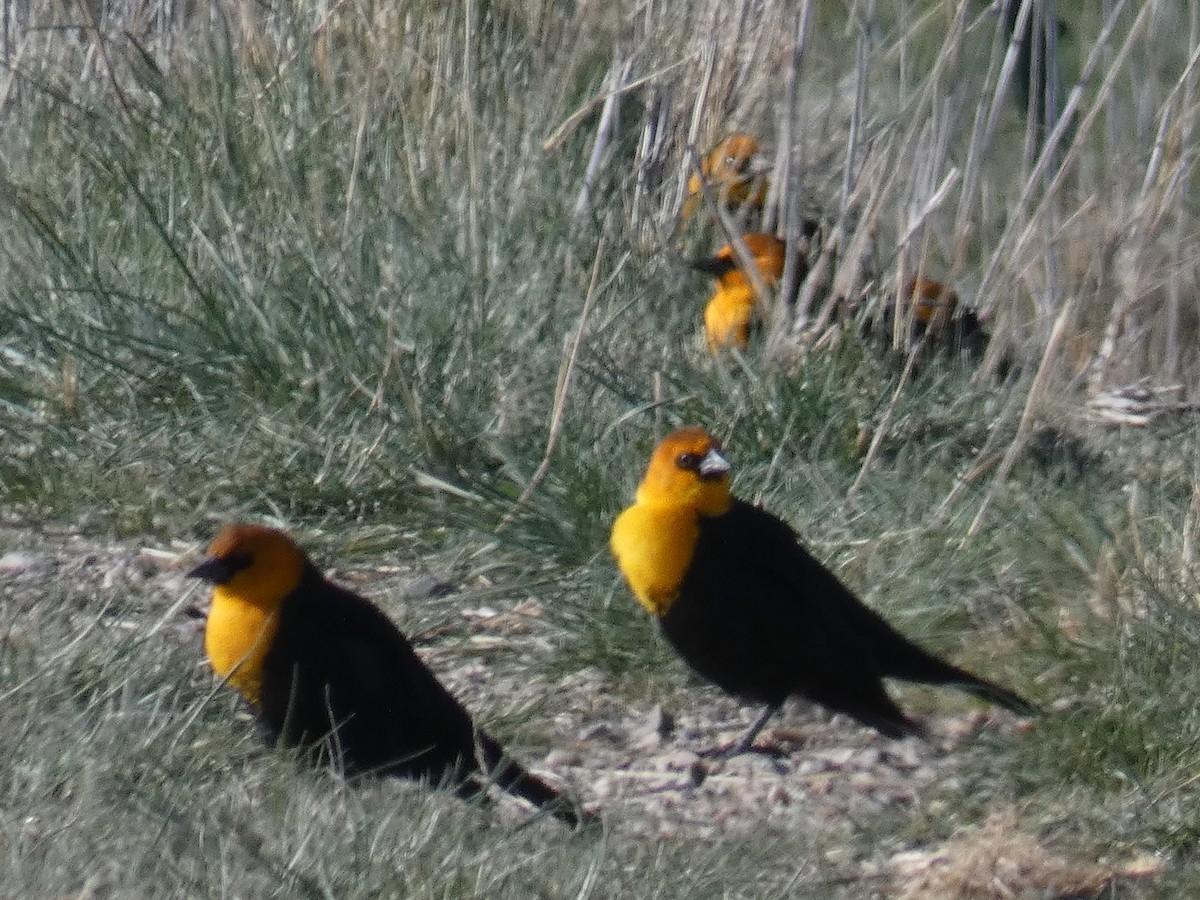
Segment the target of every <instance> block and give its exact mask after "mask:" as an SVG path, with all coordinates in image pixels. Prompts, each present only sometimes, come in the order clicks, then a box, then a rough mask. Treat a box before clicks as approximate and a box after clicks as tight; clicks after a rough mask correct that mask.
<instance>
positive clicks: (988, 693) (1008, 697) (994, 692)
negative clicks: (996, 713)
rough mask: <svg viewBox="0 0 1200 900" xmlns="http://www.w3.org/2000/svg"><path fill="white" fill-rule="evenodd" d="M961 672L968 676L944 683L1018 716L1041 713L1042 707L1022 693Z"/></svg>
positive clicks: (962, 673) (961, 672)
mask: <svg viewBox="0 0 1200 900" xmlns="http://www.w3.org/2000/svg"><path fill="white" fill-rule="evenodd" d="M959 672H960V674H961V675H962V676H966V677H965V678H959V679H957V680H954V681H947V682H944V683H945V684H948V685H950V686H951V687H956V688H958V689H959V690H960V691H966V692H967V693H968V694H974V695H975V696H976V697H982V698H983V699H984V700H990V701H991V702H992V703H998V704H999V705H1000V706H1003V707H1004V708H1005V709H1007V710H1010V711H1011V712H1015V713H1016V714H1017V715H1018V716H1037V715H1041V712H1042V710H1041V708H1040V707H1038V706H1037V705H1036V704H1033V703H1030V702H1029V701H1028V700H1026V699H1025V698H1024V697H1022V696H1021V695H1020V694H1017V693H1015V692H1014V691H1010V690H1009V689H1008V688H1002V687H1000V685H998V684H993V683H992V682H990V681H985V680H984V679H982V678H978V677H976V676H974V675H971V674H970V673H968V672H963V671H962V670H961V669H960V670H959Z"/></svg>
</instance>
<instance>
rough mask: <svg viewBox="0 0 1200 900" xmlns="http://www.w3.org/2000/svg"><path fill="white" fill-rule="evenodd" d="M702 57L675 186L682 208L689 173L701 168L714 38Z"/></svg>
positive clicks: (677, 219)
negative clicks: (699, 145)
mask: <svg viewBox="0 0 1200 900" xmlns="http://www.w3.org/2000/svg"><path fill="white" fill-rule="evenodd" d="M700 59H701V60H702V61H703V62H704V76H703V77H702V78H701V79H700V89H699V90H698V91H696V102H695V104H694V105H693V106H692V120H691V122H689V123H688V133H687V152H686V153H685V154H684V155H683V166H682V169H683V171H682V172H681V174H680V178H679V183H678V184H677V185H676V186H675V203H674V205H673V206H672V207H671V208H672V209H675V210H682V208H683V203H684V200H683V195H684V192H685V191H687V184H688V173H689V170H690V169H692V168H693V167H694V168H696V169H699V168H700V166H699V163H698V162H697V158H698V154H697V152H696V138H697V137H698V136H699V134H700V119H701V118H702V117H703V115H704V105H705V104H706V103H707V102H708V93H709V91H711V90H712V80H713V73H714V71H715V69H716V65H717V45H716V42H715V41H713V40H709V41H706V42H705V43H704V46H702V47H701V48H700ZM675 223H676V227H681V226H682V225H683V221H682V213H681V212H680V213H677V214H676V216H675ZM664 243H665V241H664Z"/></svg>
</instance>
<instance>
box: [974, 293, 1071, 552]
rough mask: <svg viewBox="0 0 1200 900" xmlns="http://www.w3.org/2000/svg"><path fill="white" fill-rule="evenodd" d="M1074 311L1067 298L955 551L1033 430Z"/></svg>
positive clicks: (980, 520)
mask: <svg viewBox="0 0 1200 900" xmlns="http://www.w3.org/2000/svg"><path fill="white" fill-rule="evenodd" d="M1074 311H1075V298H1074V297H1069V298H1067V301H1066V303H1064V304H1063V307H1062V309H1061V310H1060V311H1059V313H1058V318H1057V319H1056V320H1055V322H1054V330H1053V331H1051V332H1050V340H1049V341H1048V342H1047V343H1046V352H1045V353H1043V354H1042V361H1041V364H1040V365H1039V366H1038V370H1037V374H1036V375H1035V376H1034V377H1033V384H1031V385H1030V386H1029V394H1028V395H1027V396H1026V398H1025V408H1024V410H1022V412H1021V421H1020V422H1019V423H1018V424H1017V434H1016V436H1015V437H1014V438H1013V439H1012V442H1011V443H1010V444H1009V445H1008V449H1007V450H1006V451H1005V452H1004V459H1002V460H1001V461H1000V468H999V470H997V472H996V477H995V478H994V479H993V480H992V486H991V487H990V488H988V492H987V496H986V497H984V498H983V503H982V504H981V505H980V507H979V511H978V512H976V513H975V518H974V520H973V521H972V522H971V527H970V528H968V529H967V533H966V535H964V536H963V539H962V541H961V542H960V543H959V545H958V549H960V550H962V549H963V548H965V547H966V546H967V544H968V543H970V541H971V539H972V538H973V537H975V535H977V534H978V533H979V530H980V529H981V528H982V527H983V520H984V519H985V518H986V517H987V514H988V512H989V511H990V510H991V508H992V504H994V503H995V502H996V497H997V495H998V494H999V493H1000V489H1001V488H1003V487H1004V485H1005V482H1007V480H1008V476H1009V473H1010V472H1012V467H1013V465H1014V464H1015V463H1016V461H1017V457H1018V456H1020V454H1021V450H1022V449H1023V448H1024V446H1025V441H1026V439H1027V438H1028V437H1029V431H1030V429H1031V428H1032V427H1033V420H1034V413H1035V411H1036V409H1037V405H1038V401H1039V400H1041V398H1042V394H1044V393H1045V389H1046V386H1047V384H1049V381H1050V373H1051V370H1052V368H1053V365H1052V363H1053V362H1054V361H1057V359H1058V348H1059V345H1060V344H1061V343H1062V341H1063V336H1064V335H1065V334H1066V332H1067V323H1068V322H1069V321H1070V319H1071V315H1072V313H1073V312H1074Z"/></svg>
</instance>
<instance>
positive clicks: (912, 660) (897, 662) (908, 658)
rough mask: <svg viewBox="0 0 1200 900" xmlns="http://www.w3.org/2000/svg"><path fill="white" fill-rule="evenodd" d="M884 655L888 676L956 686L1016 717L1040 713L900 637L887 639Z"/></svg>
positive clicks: (1016, 696)
mask: <svg viewBox="0 0 1200 900" xmlns="http://www.w3.org/2000/svg"><path fill="white" fill-rule="evenodd" d="M902 640H903V639H902ZM887 657H888V658H887V659H885V660H882V662H884V674H885V675H888V676H890V677H892V678H902V679H904V680H905V681H917V682H921V683H922V684H936V685H945V686H946V687H953V688H958V689H959V690H960V691H966V692H967V693H968V694H974V695H975V696H976V697H981V698H982V699H984V700H989V701H991V702H992V703H996V704H999V705H1000V706H1003V707H1004V708H1005V709H1007V710H1010V711H1012V712H1014V713H1016V714H1017V715H1019V716H1036V715H1038V714H1039V713H1041V710H1040V709H1039V708H1038V707H1037V706H1036V705H1034V704H1033V703H1030V702H1029V701H1028V700H1026V699H1025V698H1024V697H1022V696H1021V695H1020V694H1017V693H1015V692H1014V691H1010V690H1009V689H1008V688H1002V687H1000V685H998V684H993V683H992V682H990V681H987V680H986V679H983V678H980V677H978V676H976V675H972V674H971V673H970V672H968V671H967V670H966V669H960V668H959V667H958V666H954V665H951V664H950V663H948V662H945V661H944V660H940V659H938V658H937V657H936V656H934V655H933V654H932V653H927V652H926V651H924V650H922V649H921V648H920V647H918V646H917V645H916V644H913V643H910V642H909V641H907V640H903V643H899V642H891V643H890V644H889V646H888V647H887Z"/></svg>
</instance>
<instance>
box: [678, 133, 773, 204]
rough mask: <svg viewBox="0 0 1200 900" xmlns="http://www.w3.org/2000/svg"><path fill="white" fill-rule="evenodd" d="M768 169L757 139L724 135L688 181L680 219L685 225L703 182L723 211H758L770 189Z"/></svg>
mask: <svg viewBox="0 0 1200 900" xmlns="http://www.w3.org/2000/svg"><path fill="white" fill-rule="evenodd" d="M770 168H771V163H770V160H768V159H767V158H766V157H765V156H763V154H762V153H761V151H760V148H759V144H758V138H756V137H754V136H753V135H750V134H746V133H745V132H741V131H735V132H733V133H732V134H730V135H727V136H726V137H725V138H724V139H723V140H722V141H721V142H720V143H718V144H717V145H716V146H715V147H713V148H712V149H711V150H710V151H709V152H708V153H706V154H705V155H704V158H703V159H702V160H701V161H700V172H698V173H697V172H693V173H692V174H691V176H690V177H689V178H688V187H687V193H688V195H687V199H686V200H685V201H684V204H683V212H682V213H681V216H680V218H681V220H682V221H683V222H686V221H687V220H688V219H690V218H691V217H692V215H693V214H694V213H695V212H696V209H697V207H698V206H699V205H700V203H701V200H702V196H703V192H704V185H705V183H707V184H710V185H712V187H713V189H714V190H715V191H716V192H717V200H718V202H719V203H720V204H721V206H723V207H725V208H726V209H730V210H738V209H761V208H762V206H763V204H764V203H766V201H767V191H768V190H769V188H770V186H771V184H770V181H769V179H768V178H767V176H766V173H767V172H768V171H769V170H770Z"/></svg>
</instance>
